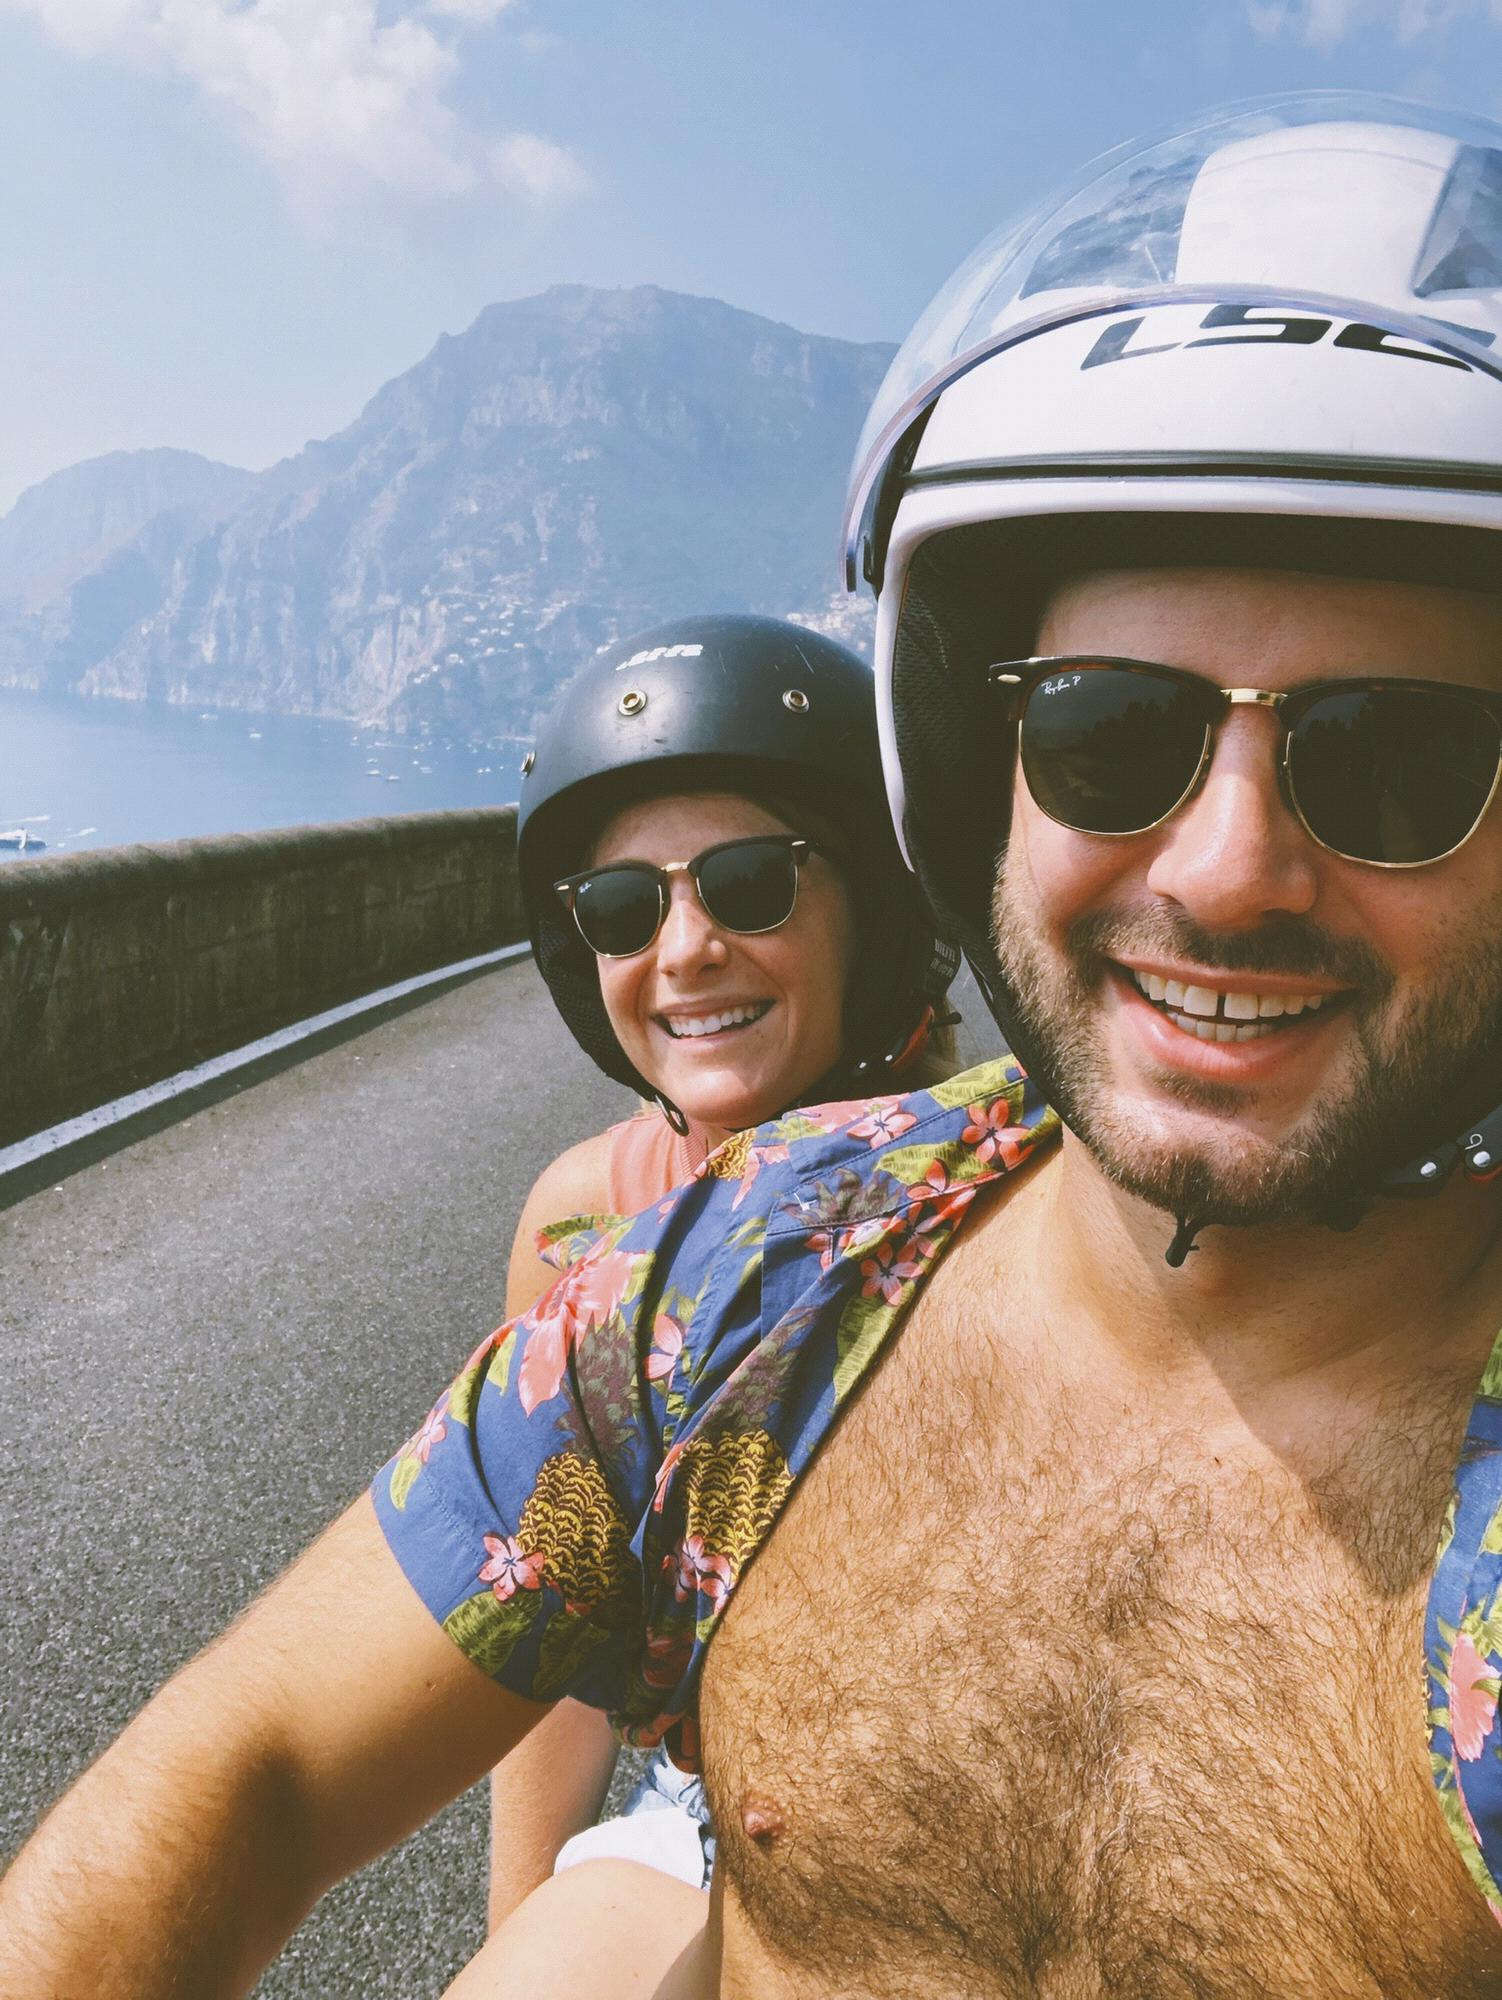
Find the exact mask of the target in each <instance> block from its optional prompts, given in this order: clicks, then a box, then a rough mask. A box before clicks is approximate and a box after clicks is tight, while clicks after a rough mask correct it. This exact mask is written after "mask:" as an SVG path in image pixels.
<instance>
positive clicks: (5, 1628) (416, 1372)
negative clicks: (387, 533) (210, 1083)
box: [0, 963, 631, 2000]
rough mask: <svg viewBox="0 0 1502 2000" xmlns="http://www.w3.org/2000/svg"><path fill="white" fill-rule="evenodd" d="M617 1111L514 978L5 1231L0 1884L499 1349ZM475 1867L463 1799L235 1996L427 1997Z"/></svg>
mask: <svg viewBox="0 0 1502 2000" xmlns="http://www.w3.org/2000/svg"><path fill="white" fill-rule="evenodd" d="M630 1104H631V1099H630V1097H629V1095H628V1094H627V1093H626V1092H625V1091H623V1090H621V1089H619V1088H618V1087H616V1086H614V1085H612V1084H610V1083H608V1082H606V1081H605V1079H604V1078H602V1077H601V1076H600V1075H599V1074H598V1073H597V1072H596V1071H595V1070H594V1069H592V1068H591V1067H590V1065H589V1064H588V1063H587V1062H586V1061H585V1059H584V1057H583V1056H582V1055H581V1054H580V1053H579V1051H578V1050H577V1049H576V1048H575V1046H574V1044H573V1043H572V1042H571V1041H570V1040H569V1038H568V1036H567V1034H566V1033H565V1031H564V1029H563V1028H562V1026H561V1025H560V1024H559V1022H558V1020H557V1018H556V1016H555V1015H554V1013H553V1010H552V1006H551V1003H550V1002H549V1000H548V997H547V993H546V990H545V988H544V987H543V985H542V982H541V980H540V979H539V978H538V976H537V974H536V972H535V970H534V969H533V967H532V966H531V964H530V963H524V964H522V965H518V966H511V967H506V968H504V969H503V970H501V971H499V972H495V973H491V974H489V975H487V976H485V977H483V978H480V979H477V980H474V981H473V982H471V983H470V984H468V985H466V986H462V987H460V988H458V989H456V990H454V991H452V992H449V993H447V994H445V995H443V996H442V997H441V998H439V999H436V1000H433V1001H430V1002H428V1003H427V1004H426V1005H423V1006H420V1007H417V1008H414V1009H413V1010H412V1011H410V1012H408V1013H405V1014H403V1015H401V1016H400V1017H398V1018H397V1019H394V1020H387V1021H385V1022H383V1023H382V1024H381V1025H379V1026H377V1027H374V1028H372V1029H370V1030H369V1031H367V1032H365V1033H362V1034H358V1035H356V1036H353V1037H352V1038H351V1039H349V1040H347V1041H345V1042H343V1043H342V1044H341V1045H339V1046H338V1047H335V1048H332V1049H328V1050H325V1051H324V1052H323V1053H321V1054H318V1055H315V1056H313V1057H311V1058H310V1059H308V1060H306V1061H302V1062H299V1063H297V1064H295V1065H294V1066H291V1067H288V1068H286V1069H285V1070H283V1071H282V1072H281V1073H280V1074H278V1075H274V1076H271V1077H270V1078H268V1079H266V1080H264V1081H261V1082H258V1083H256V1084H255V1085H254V1086H253V1087H250V1088H248V1089H245V1090H244V1091H242V1092H240V1093H239V1094H237V1095H234V1096H231V1097H228V1098H226V1099H225V1100H224V1101H223V1102H220V1103H217V1104H215V1105H212V1106H211V1107H210V1108H208V1109H206V1110H202V1111H199V1112H197V1113H196V1114H194V1115H192V1116H190V1117H188V1118H186V1119H184V1120H182V1121H181V1122H180V1123H177V1124H174V1125H172V1126H171V1127H169V1128H168V1129H166V1130H163V1131H159V1132H156V1133H154V1134H153V1135H151V1136H150V1137H147V1138H145V1139H142V1140H141V1141H139V1142H138V1143H137V1144H135V1145H133V1146H130V1147H129V1148H127V1149H126V1150H124V1151H120V1152H116V1153H114V1154H113V1155H111V1156H110V1157H109V1158H107V1159H105V1160H102V1161H100V1162H98V1163H97V1164H94V1165H91V1166H89V1167H87V1168H86V1169H85V1170H84V1171H82V1172H79V1173H76V1174H74V1175H73V1176H71V1177H70V1178H68V1179H66V1180H63V1181H62V1182H60V1183H59V1184H57V1185H56V1186H54V1187H51V1188H48V1189H45V1190H42V1191H40V1192H37V1193H34V1194H31V1195H29V1196H28V1197H27V1198H26V1199H25V1200H23V1201H21V1202H20V1203H18V1204H17V1205H15V1206H13V1207H11V1208H9V1209H8V1210H6V1211H4V1212H3V1213H0V1356H3V1361H0V1434H3V1436H4V1439H5V1448H4V1450H3V1452H0V1521H3V1522H4V1534H3V1536H0V1593H3V1602H4V1606H5V1611H4V1616H3V1619H0V1689H3V1691H4V1692H3V1704H0V1705H3V1730H0V1853H4V1854H7V1855H8V1854H10V1853H11V1852H13V1851H14V1849H15V1848H16V1847H17V1846H18V1845H19V1844H20V1842H21V1840H22V1839H23V1838H24V1836H25V1834H26V1833H27V1832H28V1831H29V1829H30V1827H31V1825H32V1824H33V1823H34V1821H35V1819H36V1818H37V1816H38V1815H39V1813H40V1812H41V1810H42V1809H43V1807H44V1806H45V1805H46V1804H47V1802H48V1801H49V1800H51V1799H52V1798H53V1797H55V1796H56V1794H57V1793H58V1792H59V1791H60V1790H61V1789H62V1788H63V1787H64V1786H65V1785H66V1784H67V1782H68V1781H69V1779H70V1778H72V1777H73V1776H74V1775H75V1774H76V1773H77V1772H78V1771H79V1770H80V1769H81V1768H82V1767H83V1766H84V1765H85V1764H86V1763H88V1762H89V1761H90V1760H91V1759H92V1758H93V1756H94V1755H95V1754H96V1753H97V1752H98V1751H100V1750H101V1749H103V1748H104V1746H105V1745H106V1744H107V1743H108V1742H109V1741H110V1740H111V1739H112V1738H113V1737H114V1736H115V1735H116V1734H117V1733H118V1732H119V1730H120V1729H121V1728H122V1727H123V1726H124V1724H125V1723H126V1722H127V1721H128V1720H129V1718H130V1716H131V1715H132V1714H133V1713H134V1711H135V1710H136V1709H137V1708H138V1707H139V1706H140V1705H141V1704H142V1702H144V1701H145V1700H146V1698H147V1697H148V1696H149V1695H150V1694H151V1693H152V1691H153V1690H154V1689H155V1688H156V1687H157V1686H158V1685H160V1683H161V1682H162V1681H163V1680H164V1679H165V1678H166V1677H167V1675H168V1674H169V1673H170V1672H172V1671H173V1669H174V1668H176V1667H177V1666H178V1665H180V1664H181V1662H182V1661H184V1660H185V1659H187V1658H188V1657H189V1656H190V1655H192V1654H193V1653H195V1652H196V1651H198V1649H199V1648H200V1647H201V1646H202V1645H204V1644H205V1643H206V1642H207V1641H208V1640H209V1639H211V1638H212V1637H213V1636H214V1635H215V1634H216V1633H217V1632H219V1631H220V1630H222V1628H223V1627H224V1626H225V1625H226V1624H227V1623H228V1622H229V1620H230V1619H231V1618H232V1617H233V1616H234V1614H235V1613H236V1612H237V1611H238V1610H239V1609H240V1608H241V1607H242V1605H244V1604H245V1602H246V1601H247V1600H248V1599H249V1598H250V1597H251V1596H253V1595H254V1594H255V1593H256V1592H257V1591H258V1590H259V1589H260V1588H261V1587H262V1586H263V1585H264V1584H266V1583H267V1582H269V1581H270V1580H271V1578H272V1577H274V1576H275V1575H276V1574H277V1573H278V1572H279V1571H280V1570H281V1569H282V1568H283V1567H284V1566H285V1564H286V1563H287V1562H288V1561H290V1560H291V1558H292V1557H293V1556H295V1555H296V1554H297V1553H298V1552H299V1551H300V1550H301V1549H303V1548H304V1547H305V1546H306V1545H307V1543H308V1542H309V1541H311V1540H312V1538H313V1536H314V1535H315V1534H316V1533H317V1532H318V1531H319V1529H320V1528H322V1527H323V1526H324V1525H325V1524H326V1523H327V1522H328V1521H329V1520H331V1519H332V1518H333V1516H334V1515H335V1514H336V1513H338V1512H339V1511H340V1510H341V1509H342V1508H343V1507H344V1505H345V1504H346V1503H347V1502H348V1501H349V1500H350V1499H352V1498H353V1497H354V1496H355V1495H356V1494H357V1493H358V1492H359V1491H360V1490H361V1489H362V1487H364V1486H365V1485H366V1483H367V1482H368V1480H369V1479H370V1477H371V1475H372V1474H373V1473H374V1471H375V1470H376V1468H377V1467H378V1466H379V1465H380V1464H381V1463H382V1462H383V1460H384V1459H385V1458H386V1456H387V1455H388V1453H389V1452H390V1451H392V1450H393V1449H394V1448H395V1446H396V1445H397V1444H399V1443H400V1442H401V1440H402V1439H403V1437H405V1436H406V1435H407V1433H408V1432H409V1431H410V1430H411V1429H412V1427H413V1426H414V1424H415V1423H416V1422H417V1421H418V1420H419V1419H420V1418H421V1416H422V1414H423V1411H424V1410H425V1408H426V1407H427V1405H428V1403H429V1402H430V1401H431V1400H432V1398H433V1397H434V1396H435V1395H436V1394H437V1393H438V1391H439V1390H440V1389H441V1388H442V1386H443V1384H444V1382H445V1381H446V1380H447V1379H448V1377H449V1376H450V1375H451V1374H452V1373H453V1371H454V1369H455V1368H456V1367H457V1366H458V1365H459V1364H460V1363H461V1362H462V1361H463V1359H464V1357H465V1355H466V1354H467V1353H468V1352H469V1350H470V1349H471V1348H472V1347H473V1345H474V1343H475V1341H476V1340H477V1339H478V1338H479V1337H480V1336H481V1335H482V1334H484V1333H485V1332H486V1331H487V1330H488V1329H489V1328H490V1327H492V1326H494V1325H495V1324H496V1323H497V1321H498V1320H499V1319H500V1317H501V1307H502V1296H503V1266H504V1261H505V1253H506V1250H507V1248H508V1246H509V1244H510V1240H511V1232H512V1229H513V1227H514V1224H515V1219H516V1215H517V1211H518V1209H519V1208H520V1206H521V1202H522V1199H523V1197H524V1195H525V1193H526V1191H527V1188H528V1187H529V1185H530V1184H531V1181H532V1179H533V1178H534V1176H535V1175H536V1173H537V1171H538V1169H539V1167H540V1166H541V1165H542V1164H543V1163H544V1161H545V1160H546V1159H548V1158H550V1157H551V1156H552V1155H553V1154H554V1153H555V1152H557V1151H558V1150H559V1149H560V1148H561V1147H562V1146H563V1145H565V1144H567V1143H569V1142H571V1141H573V1140H575V1139H578V1138H582V1137H583V1136H584V1135H585V1134H586V1133H588V1132H592V1131H598V1130H599V1128H600V1127H601V1125H603V1124H605V1123H606V1122H608V1121H609V1119H611V1118H613V1117H619V1116H621V1115H622V1114H623V1112H624V1111H625V1110H627V1109H629V1107H630ZM484 1857H485V1830H484V1800H483V1797H482V1795H481V1793H480V1792H478V1791H477V1792H474V1793H472V1794H470V1795H469V1796H468V1797H467V1798H464V1799H461V1800H460V1801H459V1802H458V1803H457V1804H456V1805H454V1806H453V1807H452V1808H450V1810H449V1811H447V1812H446V1813H444V1814H442V1815H441V1816H440V1817H439V1819H437V1820H436V1821H435V1822H434V1823H433V1824H432V1825H431V1826H429V1827H427V1828H425V1829H424V1831H423V1832H422V1833H420V1834H418V1835H417V1836H416V1837H415V1838H414V1839H412V1840H411V1841H409V1842H407V1843H406V1844H405V1845H404V1846H403V1847H401V1848H400V1849H398V1850H397V1851H396V1852H395V1853H393V1854H391V1855H388V1856H387V1857H386V1858H385V1860H383V1861H381V1862H378V1863H376V1864H375V1865H374V1866H373V1867H371V1868H369V1869H367V1870H366V1871H365V1872H364V1873H363V1874H361V1875H360V1876H358V1877H356V1878H355V1879H354V1880H353V1881H351V1882H348V1883H346V1884H344V1885H343V1887H342V1888H340V1889H338V1890H336V1891H335V1892H334V1893H333V1894H332V1895H330V1896H329V1897H327V1898H326V1899H325V1901H324V1902H323V1903H322V1904H321V1905H320V1907H319V1908H318V1910H317V1911H316V1912H315V1914H314V1916H313V1917H312V1919H311V1920H310V1921H309V1923H308V1924H307V1925H306V1926H305V1927H304V1928H303V1930H302V1931H301V1932H300V1933H299V1934H298V1936H297V1937H296V1938H295V1939H294V1941H293V1943H292V1944H291V1945H290V1946H289V1947H288V1949H287V1951H286V1952H285V1953H284V1954H283V1956H282V1957H281V1959H280V1960H279V1961H278V1962H277V1964H276V1966H275V1967H274V1968H273V1969H272V1970H271V1971H270V1972H269V1973H268V1974H267V1975H266V1977H265V1979H264V1980H263V1981H262V1983H261V1985H260V1986H259V1988H258V1989H257V1991H258V1993H260V1994H262V1995H266V1996H273V1995H274V1996H277V2000H292V1997H293V1996H314V1995H316V1996H319V2000H343V1997H344V1996H349V1997H350V2000H355V1996H359V2000H367V1996H369V2000H375V1997H376V1996H386V1995H392V1996H397V1995H400V1996H401V2000H420V1996H425V1995H429V1994H435V1993H438V1992H441V1991H442V1989H443V1987H444V1985H445V1984H446V1983H447V1981H448V1980H449V1979H451V1978H452V1977H453V1975H454V1974H455V1973H456V1972H457V1971H458V1969H459V1967H460V1966H461V1965H462V1964H463V1963H464V1961H465V1960H466V1959H467V1958H468V1957H469V1956H471V1954H472V1953H473V1952H474V1951H475V1950H476V1949H477V1948H478V1946H479V1945H480V1943H481V1941H482V1938H483V1935H484V1918H483V1904H484V1893H483V1877H484ZM70 2000H72V1996H70ZM78 2000H92V1996H84V1995H79V1996H78Z"/></svg>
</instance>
